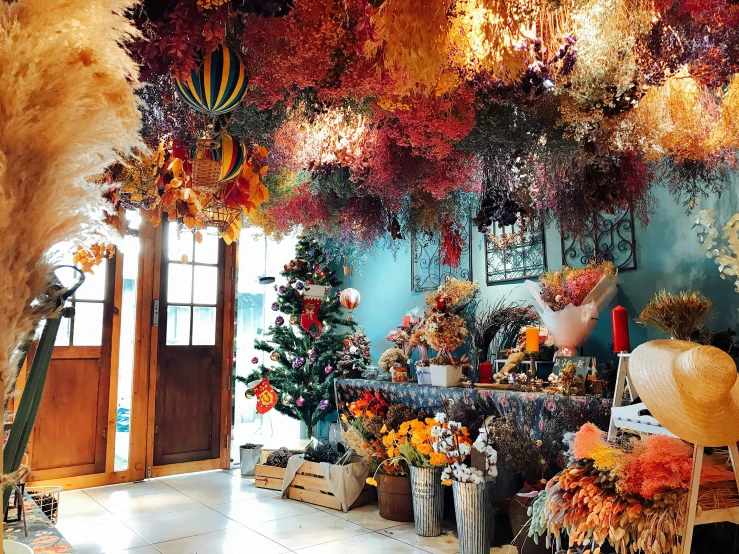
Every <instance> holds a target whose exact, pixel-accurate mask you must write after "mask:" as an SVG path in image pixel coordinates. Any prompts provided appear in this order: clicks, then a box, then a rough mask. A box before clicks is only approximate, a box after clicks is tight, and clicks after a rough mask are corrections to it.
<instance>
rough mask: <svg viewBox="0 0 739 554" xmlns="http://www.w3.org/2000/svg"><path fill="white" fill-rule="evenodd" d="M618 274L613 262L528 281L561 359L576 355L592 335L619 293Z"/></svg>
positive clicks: (568, 269)
mask: <svg viewBox="0 0 739 554" xmlns="http://www.w3.org/2000/svg"><path fill="white" fill-rule="evenodd" d="M616 281H617V271H616V268H615V267H614V266H613V264H612V263H611V262H601V263H598V264H596V263H591V264H590V265H588V266H587V267H583V268H570V267H563V268H561V269H559V270H557V271H551V272H548V273H544V274H543V275H542V276H541V277H539V282H538V283H536V282H534V281H526V286H527V287H528V289H529V291H530V292H531V296H533V297H534V300H536V307H537V311H538V312H539V315H540V316H541V320H542V322H543V323H544V325H546V326H547V328H548V329H549V332H550V333H551V335H552V337H553V339H554V344H556V345H557V346H558V347H559V350H558V351H557V355H558V356H573V355H575V354H576V350H575V349H576V348H577V347H578V346H580V345H581V344H582V343H584V342H585V340H586V339H587V338H588V337H589V336H590V333H592V332H593V328H594V327H595V324H596V323H597V322H598V314H599V313H600V311H601V310H602V309H603V308H604V307H605V306H606V305H608V303H609V302H610V301H611V299H612V298H613V297H614V296H615V294H616Z"/></svg>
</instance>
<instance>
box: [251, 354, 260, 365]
mask: <svg viewBox="0 0 739 554" xmlns="http://www.w3.org/2000/svg"><path fill="white" fill-rule="evenodd" d="M251 363H253V364H254V365H257V364H258V363H259V358H257V357H256V356H254V357H253V358H252V359H251Z"/></svg>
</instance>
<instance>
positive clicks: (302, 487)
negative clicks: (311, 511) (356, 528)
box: [257, 462, 376, 510]
mask: <svg viewBox="0 0 739 554" xmlns="http://www.w3.org/2000/svg"><path fill="white" fill-rule="evenodd" d="M257 467H258V466H257ZM287 494H288V497H289V498H292V499H293V500H298V501H300V502H306V503H308V504H315V505H317V506H323V507H324V508H333V509H334V510H341V502H339V500H338V499H337V498H336V497H335V496H334V495H333V494H331V491H329V488H328V483H326V479H325V478H324V477H323V470H322V469H321V464H319V463H315V462H303V465H302V466H300V469H299V470H298V472H297V473H296V474H295V478H294V479H293V481H292V483H290V487H289V488H288V491H287ZM375 494H376V493H375V487H372V486H369V485H365V487H364V490H362V492H361V493H360V494H359V496H358V497H357V500H356V501H355V502H354V504H352V505H351V507H350V509H352V508H358V507H359V506H364V505H365V504H369V503H370V502H372V501H373V500H374V499H375Z"/></svg>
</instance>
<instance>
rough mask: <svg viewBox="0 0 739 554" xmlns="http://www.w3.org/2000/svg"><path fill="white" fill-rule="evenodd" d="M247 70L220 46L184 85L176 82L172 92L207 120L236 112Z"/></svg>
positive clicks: (229, 49) (227, 48)
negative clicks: (207, 118) (234, 110)
mask: <svg viewBox="0 0 739 554" xmlns="http://www.w3.org/2000/svg"><path fill="white" fill-rule="evenodd" d="M246 83H247V78H246V69H245V68H244V64H243V63H241V58H239V55H238V54H237V53H236V52H235V51H234V50H232V49H231V48H229V47H228V46H226V45H225V44H221V45H220V46H219V47H218V48H216V49H215V50H214V51H213V52H211V53H210V54H208V55H207V56H205V57H204V58H203V61H202V63H201V64H200V67H199V68H198V69H197V70H193V71H191V72H190V77H189V78H188V79H187V80H186V81H180V80H179V79H175V88H176V89H177V92H178V93H179V95H180V97H181V98H182V99H183V100H184V101H185V103H186V104H187V105H188V106H190V107H191V108H193V109H195V110H197V111H199V112H205V113H206V114H208V115H210V116H216V115H220V114H224V113H228V112H230V111H232V110H233V109H235V108H236V106H237V105H238V104H239V102H240V101H241V99H242V98H243V97H244V94H245V93H246Z"/></svg>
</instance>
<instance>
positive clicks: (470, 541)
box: [452, 481, 490, 554]
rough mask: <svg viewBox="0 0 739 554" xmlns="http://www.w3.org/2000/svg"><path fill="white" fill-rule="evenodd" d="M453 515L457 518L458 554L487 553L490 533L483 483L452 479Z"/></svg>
mask: <svg viewBox="0 0 739 554" xmlns="http://www.w3.org/2000/svg"><path fill="white" fill-rule="evenodd" d="M452 492H453V493H454V515H455V516H456V519H457V536H458V537H459V554H489V552H490V535H489V531H488V522H489V518H488V512H489V511H490V506H488V505H487V503H486V502H485V500H486V498H488V497H489V495H488V494H486V493H485V483H480V484H477V483H460V482H458V481H452Z"/></svg>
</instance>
